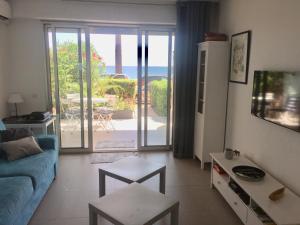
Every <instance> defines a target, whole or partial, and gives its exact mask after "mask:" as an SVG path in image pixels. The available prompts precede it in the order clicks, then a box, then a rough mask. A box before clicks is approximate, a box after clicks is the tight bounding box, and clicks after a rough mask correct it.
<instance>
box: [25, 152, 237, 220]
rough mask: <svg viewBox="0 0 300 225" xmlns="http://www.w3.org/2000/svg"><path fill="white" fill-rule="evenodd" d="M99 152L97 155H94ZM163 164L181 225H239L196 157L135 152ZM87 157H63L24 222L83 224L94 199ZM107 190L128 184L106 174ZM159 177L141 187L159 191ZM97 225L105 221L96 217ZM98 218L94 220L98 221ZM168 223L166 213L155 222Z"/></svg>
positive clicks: (93, 169) (93, 168)
mask: <svg viewBox="0 0 300 225" xmlns="http://www.w3.org/2000/svg"><path fill="white" fill-rule="evenodd" d="M99 154H101V153H99ZM140 156H141V157H143V158H145V159H147V160H150V161H154V162H158V163H164V164H166V166H167V173H166V194H167V195H170V196H172V197H174V198H177V199H179V201H180V225H224V224H226V225H241V224H242V223H241V221H240V220H239V219H238V217H237V216H236V215H235V213H234V212H233V211H232V209H231V208H230V207H229V206H228V204H227V203H226V202H225V200H224V199H223V198H222V196H221V195H220V194H219V193H218V192H217V191H216V190H214V189H210V172H209V170H208V169H207V170H204V171H203V170H201V169H200V163H199V161H198V160H192V159H184V160H179V159H174V158H173V156H172V154H171V153H170V152H167V153H166V152H155V153H140ZM106 165H107V164H105V163H103V164H91V162H90V155H88V154H84V155H62V156H61V157H60V163H59V172H58V175H57V178H56V180H55V181H54V182H53V184H52V185H51V187H50V189H49V190H48V192H47V194H46V196H45V197H44V199H43V201H42V202H41V204H40V206H39V207H38V209H37V211H36V212H35V214H34V216H33V217H32V219H31V222H30V223H29V225H87V224H88V202H89V201H92V200H93V199H96V198H98V168H100V167H102V168H103V167H105V166H106ZM106 182H107V187H106V190H107V194H109V193H112V192H114V191H116V190H117V189H120V188H122V187H124V186H126V185H127V184H125V183H123V182H120V181H118V180H115V179H113V178H107V180H106ZM158 183H159V178H158V176H156V177H153V178H151V179H149V180H147V181H146V182H144V183H143V185H145V186H147V187H148V188H150V189H153V190H156V191H158ZM100 222H101V225H110V223H109V222H107V221H104V220H103V219H101V221H100ZM100 222H99V224H100ZM166 224H169V216H166V217H165V218H164V219H163V220H161V221H159V222H158V223H156V224H155V225H166Z"/></svg>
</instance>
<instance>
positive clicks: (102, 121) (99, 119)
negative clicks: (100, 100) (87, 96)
mask: <svg viewBox="0 0 300 225" xmlns="http://www.w3.org/2000/svg"><path fill="white" fill-rule="evenodd" d="M112 115H113V110H112V109H110V108H107V107H97V108H95V111H94V116H93V117H94V118H95V119H96V125H97V126H100V127H102V129H103V130H115V128H114V125H113V123H112Z"/></svg>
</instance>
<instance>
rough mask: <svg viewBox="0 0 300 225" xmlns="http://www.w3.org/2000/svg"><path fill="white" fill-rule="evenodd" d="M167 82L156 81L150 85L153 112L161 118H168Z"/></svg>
mask: <svg viewBox="0 0 300 225" xmlns="http://www.w3.org/2000/svg"><path fill="white" fill-rule="evenodd" d="M167 88H168V81H167V80H165V79H164V80H154V81H152V82H151V84H150V101H151V106H152V108H153V110H154V111H155V112H156V113H157V114H158V115H160V116H167Z"/></svg>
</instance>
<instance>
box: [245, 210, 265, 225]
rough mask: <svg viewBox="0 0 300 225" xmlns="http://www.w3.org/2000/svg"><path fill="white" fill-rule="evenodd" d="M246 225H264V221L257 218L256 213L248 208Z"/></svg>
mask: <svg viewBox="0 0 300 225" xmlns="http://www.w3.org/2000/svg"><path fill="white" fill-rule="evenodd" d="M246 225H264V223H263V222H261V221H260V220H259V219H258V217H257V216H256V214H255V213H254V212H252V210H251V209H248V217H247V223H246Z"/></svg>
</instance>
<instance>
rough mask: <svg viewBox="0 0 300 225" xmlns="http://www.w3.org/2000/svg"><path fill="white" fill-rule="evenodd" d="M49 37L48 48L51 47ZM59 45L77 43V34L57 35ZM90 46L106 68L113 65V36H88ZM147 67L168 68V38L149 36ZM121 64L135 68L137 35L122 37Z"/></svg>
mask: <svg viewBox="0 0 300 225" xmlns="http://www.w3.org/2000/svg"><path fill="white" fill-rule="evenodd" d="M51 39H52V38H51V35H49V42H50V48H51V47H52V40H51ZM56 40H57V42H59V43H63V42H65V41H72V42H74V43H77V33H57V36H56ZM90 42H91V45H94V47H95V48H96V50H97V52H98V54H99V55H100V56H101V57H102V58H103V61H104V62H105V64H106V65H107V66H114V64H115V35H112V34H90ZM148 49H149V58H148V60H149V61H148V63H149V66H163V67H167V66H168V36H156V35H149V48H148ZM122 64H123V66H137V35H122Z"/></svg>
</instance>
